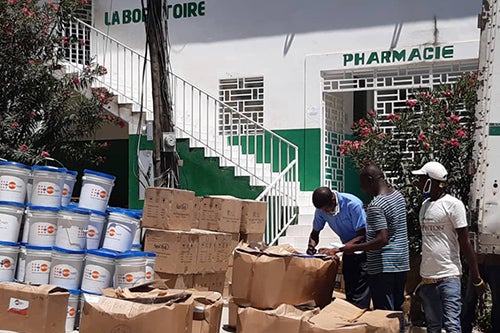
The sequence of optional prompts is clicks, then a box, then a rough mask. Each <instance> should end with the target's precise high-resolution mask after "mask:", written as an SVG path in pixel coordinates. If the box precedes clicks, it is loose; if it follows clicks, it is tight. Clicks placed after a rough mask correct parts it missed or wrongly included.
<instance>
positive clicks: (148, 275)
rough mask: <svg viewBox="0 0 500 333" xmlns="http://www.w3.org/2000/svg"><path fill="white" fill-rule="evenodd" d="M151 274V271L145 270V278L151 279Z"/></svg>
mask: <svg viewBox="0 0 500 333" xmlns="http://www.w3.org/2000/svg"><path fill="white" fill-rule="evenodd" d="M151 277H152V274H151V272H146V280H151Z"/></svg>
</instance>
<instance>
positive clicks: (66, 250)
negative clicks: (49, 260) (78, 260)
mask: <svg viewBox="0 0 500 333" xmlns="http://www.w3.org/2000/svg"><path fill="white" fill-rule="evenodd" d="M52 250H54V251H58V252H62V253H67V254H85V251H77V250H68V249H63V248H62V247H58V246H54V247H52Z"/></svg>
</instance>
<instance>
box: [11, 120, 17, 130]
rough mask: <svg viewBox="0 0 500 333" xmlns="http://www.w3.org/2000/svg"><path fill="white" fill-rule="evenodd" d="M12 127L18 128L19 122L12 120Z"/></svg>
mask: <svg viewBox="0 0 500 333" xmlns="http://www.w3.org/2000/svg"><path fill="white" fill-rule="evenodd" d="M11 126H12V127H13V128H18V127H19V123H18V122H17V121H15V122H13V123H12V125H11Z"/></svg>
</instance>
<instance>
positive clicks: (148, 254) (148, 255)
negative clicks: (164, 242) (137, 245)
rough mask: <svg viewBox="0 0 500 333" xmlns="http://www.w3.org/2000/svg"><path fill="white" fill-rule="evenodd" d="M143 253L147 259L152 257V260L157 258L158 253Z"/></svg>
mask: <svg viewBox="0 0 500 333" xmlns="http://www.w3.org/2000/svg"><path fill="white" fill-rule="evenodd" d="M143 253H144V254H146V257H150V258H154V257H156V253H154V252H143Z"/></svg>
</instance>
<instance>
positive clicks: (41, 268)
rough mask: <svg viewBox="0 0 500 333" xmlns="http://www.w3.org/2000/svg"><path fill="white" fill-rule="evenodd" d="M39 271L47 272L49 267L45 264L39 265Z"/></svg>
mask: <svg viewBox="0 0 500 333" xmlns="http://www.w3.org/2000/svg"><path fill="white" fill-rule="evenodd" d="M40 270H41V271H42V272H46V271H48V270H49V265H47V264H41V265H40Z"/></svg>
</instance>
